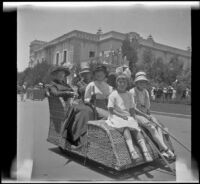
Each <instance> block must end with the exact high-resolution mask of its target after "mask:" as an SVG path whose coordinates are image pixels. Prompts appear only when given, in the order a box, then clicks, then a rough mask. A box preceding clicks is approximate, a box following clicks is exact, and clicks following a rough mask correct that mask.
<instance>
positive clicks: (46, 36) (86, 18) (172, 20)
mask: <svg viewBox="0 0 200 184" xmlns="http://www.w3.org/2000/svg"><path fill="white" fill-rule="evenodd" d="M100 27H101V29H102V31H103V33H105V32H108V31H111V30H114V31H117V32H122V33H128V32H137V33H139V34H140V36H142V37H143V38H145V39H146V38H147V37H148V36H149V35H150V34H151V35H152V36H153V38H154V41H155V42H158V43H162V44H166V45H169V46H172V47H176V48H180V49H184V50H186V49H187V47H188V46H190V47H191V9H190V7H189V6H188V7H176V8H169V7H160V8H155V7H151V8H150V7H142V6H134V5H130V6H128V7H112V6H111V7H107V6H106V7H82V8H80V7H76V8H75V7H73V8H72V7H65V8H64V7H63V8H44V7H43V8H41V7H31V6H29V7H20V8H18V12H17V67H18V71H23V70H24V69H25V68H26V67H28V61H29V45H30V42H31V41H33V40H35V39H37V40H42V41H51V40H53V39H55V38H57V37H59V36H61V35H63V34H66V33H68V32H70V31H72V30H80V31H85V32H89V33H94V34H95V33H96V32H97V30H98V29H99V28H100Z"/></svg>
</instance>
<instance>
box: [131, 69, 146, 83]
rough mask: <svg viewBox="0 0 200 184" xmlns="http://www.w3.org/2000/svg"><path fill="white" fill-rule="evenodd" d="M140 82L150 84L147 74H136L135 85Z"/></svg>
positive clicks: (141, 72)
mask: <svg viewBox="0 0 200 184" xmlns="http://www.w3.org/2000/svg"><path fill="white" fill-rule="evenodd" d="M138 81H146V82H149V80H148V79H147V77H146V73H145V72H143V71H140V72H137V73H136V74H135V80H134V83H136V82H138Z"/></svg>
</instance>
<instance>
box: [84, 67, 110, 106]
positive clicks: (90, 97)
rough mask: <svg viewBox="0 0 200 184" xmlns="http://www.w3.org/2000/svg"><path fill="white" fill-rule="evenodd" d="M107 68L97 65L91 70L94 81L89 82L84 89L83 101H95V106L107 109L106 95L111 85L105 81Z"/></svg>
mask: <svg viewBox="0 0 200 184" xmlns="http://www.w3.org/2000/svg"><path fill="white" fill-rule="evenodd" d="M106 76H107V70H106V67H105V66H104V65H100V64H99V65H97V66H96V67H95V69H94V71H93V77H94V81H92V82H90V83H89V84H88V86H87V87H86V89H85V97H84V101H85V102H86V103H95V104H96V107H99V108H102V109H105V110H107V103H108V96H109V94H110V93H111V92H112V87H111V86H109V85H108V84H107V83H106V82H105V78H106Z"/></svg>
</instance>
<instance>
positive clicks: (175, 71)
mask: <svg viewBox="0 0 200 184" xmlns="http://www.w3.org/2000/svg"><path fill="white" fill-rule="evenodd" d="M168 71H169V80H170V82H171V83H172V82H173V81H175V80H176V79H177V77H178V76H180V75H181V74H182V72H183V62H182V61H181V60H180V59H178V57H177V56H174V57H172V58H171V60H170V62H169V63H168Z"/></svg>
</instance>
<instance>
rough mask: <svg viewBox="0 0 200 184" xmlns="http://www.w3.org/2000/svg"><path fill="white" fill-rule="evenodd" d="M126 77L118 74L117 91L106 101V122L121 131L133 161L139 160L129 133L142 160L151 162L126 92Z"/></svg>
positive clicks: (130, 100)
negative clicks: (133, 137)
mask: <svg viewBox="0 0 200 184" xmlns="http://www.w3.org/2000/svg"><path fill="white" fill-rule="evenodd" d="M128 80H129V79H128V77H127V76H126V75H125V74H120V75H119V76H118V77H117V79H116V84H117V89H116V90H114V91H113V92H112V93H111V94H110V96H109V101H108V110H109V113H110V115H109V118H108V120H107V121H106V122H107V123H108V125H110V126H112V127H115V128H118V130H122V132H123V135H124V137H125V140H126V143H127V146H128V148H129V151H130V154H131V156H132V158H133V160H134V161H137V159H139V155H138V153H137V152H136V151H135V148H134V145H133V142H132V137H131V132H134V134H133V135H134V136H135V138H136V141H137V142H138V144H139V145H140V147H141V149H142V152H143V155H144V158H145V160H146V161H147V162H150V161H152V160H153V159H152V157H151V155H150V154H149V152H148V149H147V147H146V144H145V141H144V138H143V136H142V134H141V129H140V128H139V126H138V123H137V121H136V120H135V112H134V107H135V104H134V102H133V99H132V95H131V93H130V92H128V91H127V87H128Z"/></svg>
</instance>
